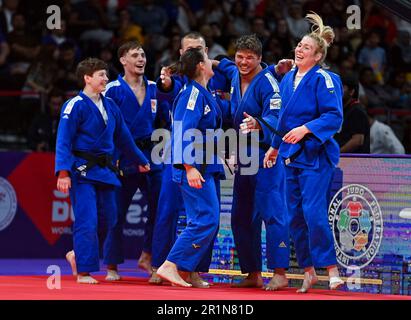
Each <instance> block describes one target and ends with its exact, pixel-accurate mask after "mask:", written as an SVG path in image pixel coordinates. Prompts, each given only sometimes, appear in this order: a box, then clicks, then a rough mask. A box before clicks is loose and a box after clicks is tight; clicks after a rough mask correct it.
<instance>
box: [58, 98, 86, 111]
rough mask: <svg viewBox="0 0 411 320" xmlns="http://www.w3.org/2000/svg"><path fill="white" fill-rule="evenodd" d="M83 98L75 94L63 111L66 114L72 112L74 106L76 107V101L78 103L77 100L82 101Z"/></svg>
mask: <svg viewBox="0 0 411 320" xmlns="http://www.w3.org/2000/svg"><path fill="white" fill-rule="evenodd" d="M81 100H83V98H82V97H80V96H75V97H74V98H72V99H71V100H70V101H69V102H68V103H67V105H66V108H65V109H64V111H63V113H64V114H70V113H71V110H72V109H73V107H74V105H75V103H76V102H77V101H81Z"/></svg>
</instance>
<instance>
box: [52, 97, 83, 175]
mask: <svg viewBox="0 0 411 320" xmlns="http://www.w3.org/2000/svg"><path fill="white" fill-rule="evenodd" d="M80 99H81V98H79V97H74V98H73V99H71V100H69V101H67V102H66V103H65V104H64V105H63V107H62V108H61V114H60V122H59V126H58V130H57V142H56V167H55V174H56V175H58V173H59V172H60V171H62V170H66V171H68V172H70V173H71V167H72V164H73V154H72V150H71V147H72V143H73V139H74V136H75V135H76V132H77V129H78V127H79V125H80V122H81V105H80V104H81V102H77V101H79V100H80ZM76 102H77V104H76ZM75 104H76V105H75Z"/></svg>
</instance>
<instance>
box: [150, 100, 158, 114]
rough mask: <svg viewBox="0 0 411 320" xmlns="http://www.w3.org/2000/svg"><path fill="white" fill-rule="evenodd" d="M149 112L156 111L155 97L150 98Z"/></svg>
mask: <svg viewBox="0 0 411 320" xmlns="http://www.w3.org/2000/svg"><path fill="white" fill-rule="evenodd" d="M151 112H152V113H156V112H157V99H151Z"/></svg>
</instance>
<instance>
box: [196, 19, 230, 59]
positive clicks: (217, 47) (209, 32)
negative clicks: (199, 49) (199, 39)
mask: <svg viewBox="0 0 411 320" xmlns="http://www.w3.org/2000/svg"><path fill="white" fill-rule="evenodd" d="M200 33H201V34H202V36H203V37H204V39H205V41H206V46H207V47H208V56H209V57H210V59H214V58H215V57H216V56H218V55H227V51H226V50H225V49H224V48H223V47H222V45H221V44H219V43H217V42H215V40H214V32H213V29H212V28H211V26H210V25H208V24H205V25H203V26H201V28H200Z"/></svg>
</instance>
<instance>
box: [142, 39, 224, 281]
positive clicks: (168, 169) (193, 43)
mask: <svg viewBox="0 0 411 320" xmlns="http://www.w3.org/2000/svg"><path fill="white" fill-rule="evenodd" d="M190 48H201V49H202V50H203V51H204V52H205V53H206V52H207V47H206V46H205V40H204V38H203V37H202V36H201V34H199V33H197V32H191V33H189V34H187V35H185V36H184V37H183V38H182V40H181V49H180V53H181V54H184V52H185V51H186V50H188V49H190ZM188 81H189V79H188V78H187V77H186V76H184V75H177V74H176V75H171V73H170V68H163V69H162V71H161V76H160V79H159V81H157V98H158V99H159V100H162V101H167V102H168V103H169V105H171V106H172V105H173V103H174V102H175V99H176V97H177V95H178V93H179V92H180V91H181V90H182V89H183V88H184V87H185V85H186V84H187V82H188ZM228 85H229V82H228V81H227V78H226V77H225V75H224V74H222V73H221V72H220V71H216V72H215V74H214V76H213V77H212V78H211V79H210V81H209V83H208V88H209V90H210V92H211V93H212V94H213V95H214V97H215V98H216V99H217V100H218V102H219V104H220V105H221V106H222V108H223V111H224V110H225V112H227V110H228V101H227V99H226V95H227V94H226V93H227V91H228ZM172 111H173V110H170V113H171V114H172ZM224 117H226V115H224ZM165 149H166V150H165V152H164V154H165V158H164V162H165V166H164V172H163V180H162V187H161V191H160V197H159V206H158V211H157V218H156V224H155V228H154V236H153V261H152V265H153V269H154V272H153V276H152V277H151V279H150V280H149V282H150V283H161V279H160V278H158V277H157V276H156V273H155V272H156V269H157V268H158V267H160V265H161V264H162V263H163V262H164V261H165V260H166V258H167V255H168V253H169V252H170V249H171V247H172V246H173V244H174V242H175V240H176V228H177V221H178V217H179V215H180V214H182V213H183V212H184V204H183V199H182V196H181V191H180V189H179V187H178V185H177V184H176V183H175V182H174V181H173V180H172V166H171V160H170V159H169V158H168V157H169V156H170V152H169V149H170V145H167V146H166V148H165ZM217 189H218V191H219V187H218V188H217ZM211 249H212V248H211ZM211 249H210V250H211ZM209 264H210V263H209V262H207V261H204V263H202V264H200V265H199V267H198V270H197V271H199V272H200V271H201V272H206V271H207V270H208V265H209ZM193 276H195V279H193V280H192V283H193V285H194V286H196V285H198V286H202V283H203V282H204V281H200V279H198V278H197V275H194V274H193Z"/></svg>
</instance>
